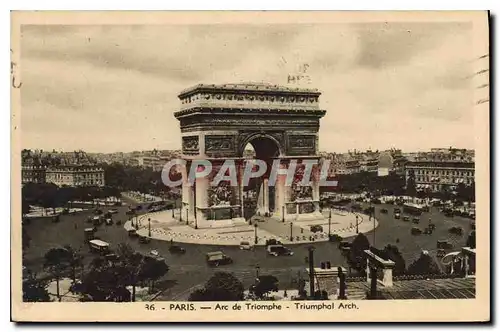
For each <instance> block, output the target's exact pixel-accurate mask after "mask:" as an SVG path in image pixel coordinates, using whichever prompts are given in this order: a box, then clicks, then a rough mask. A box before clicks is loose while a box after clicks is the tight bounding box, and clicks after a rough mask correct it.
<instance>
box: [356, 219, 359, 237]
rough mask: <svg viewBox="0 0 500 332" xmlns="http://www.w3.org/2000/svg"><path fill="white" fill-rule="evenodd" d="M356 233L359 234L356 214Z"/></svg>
mask: <svg viewBox="0 0 500 332" xmlns="http://www.w3.org/2000/svg"><path fill="white" fill-rule="evenodd" d="M356 234H359V222H358V215H356Z"/></svg>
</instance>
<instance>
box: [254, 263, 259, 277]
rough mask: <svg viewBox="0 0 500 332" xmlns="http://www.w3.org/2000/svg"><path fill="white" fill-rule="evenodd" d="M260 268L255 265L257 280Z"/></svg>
mask: <svg viewBox="0 0 500 332" xmlns="http://www.w3.org/2000/svg"><path fill="white" fill-rule="evenodd" d="M259 272H260V266H259V264H255V278H257V279H259Z"/></svg>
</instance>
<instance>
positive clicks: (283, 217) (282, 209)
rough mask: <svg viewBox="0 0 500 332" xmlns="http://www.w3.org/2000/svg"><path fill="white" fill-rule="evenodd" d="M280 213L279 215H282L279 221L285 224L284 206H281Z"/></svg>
mask: <svg viewBox="0 0 500 332" xmlns="http://www.w3.org/2000/svg"><path fill="white" fill-rule="evenodd" d="M281 211H282V213H281V214H282V217H281V221H282V222H285V205H283V206H282V207H281Z"/></svg>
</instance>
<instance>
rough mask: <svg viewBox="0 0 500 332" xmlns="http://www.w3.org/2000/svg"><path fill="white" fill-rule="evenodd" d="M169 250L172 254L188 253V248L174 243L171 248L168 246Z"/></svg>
mask: <svg viewBox="0 0 500 332" xmlns="http://www.w3.org/2000/svg"><path fill="white" fill-rule="evenodd" d="M168 251H169V252H170V253H172V254H185V253H186V249H184V248H183V247H181V246H178V245H176V244H173V245H171V246H170V247H169V248H168Z"/></svg>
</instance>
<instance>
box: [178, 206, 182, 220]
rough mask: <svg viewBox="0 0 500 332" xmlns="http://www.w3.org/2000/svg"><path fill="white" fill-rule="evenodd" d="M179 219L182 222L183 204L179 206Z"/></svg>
mask: <svg viewBox="0 0 500 332" xmlns="http://www.w3.org/2000/svg"><path fill="white" fill-rule="evenodd" d="M179 221H180V222H182V205H181V207H180V208H179Z"/></svg>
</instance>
